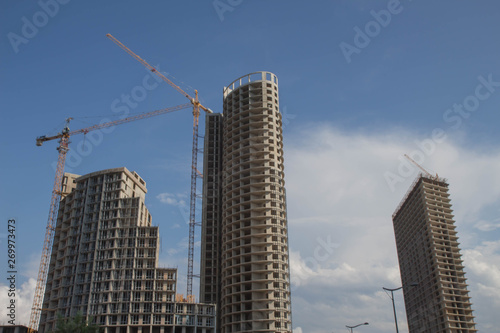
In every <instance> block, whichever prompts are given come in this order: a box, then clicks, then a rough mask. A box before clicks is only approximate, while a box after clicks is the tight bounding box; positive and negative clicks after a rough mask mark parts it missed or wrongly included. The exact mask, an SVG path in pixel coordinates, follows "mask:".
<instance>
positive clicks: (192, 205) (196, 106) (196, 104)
mask: <svg viewBox="0 0 500 333" xmlns="http://www.w3.org/2000/svg"><path fill="white" fill-rule="evenodd" d="M106 36H107V37H108V38H109V39H111V40H112V41H113V42H114V43H115V44H116V45H118V46H119V47H121V48H122V49H123V50H125V52H127V53H128V54H130V55H131V56H132V57H133V58H135V59H136V60H137V61H139V62H140V63H141V64H143V65H144V66H146V68H148V69H149V70H150V71H151V72H153V73H154V74H156V75H157V76H159V77H160V78H161V79H162V80H163V81H165V82H167V83H168V84H169V85H171V86H172V87H173V88H174V89H175V90H177V91H178V92H180V93H181V94H182V95H184V96H185V97H186V98H187V99H189V101H190V102H191V104H192V105H193V150H192V155H191V162H192V163H191V195H190V200H189V246H188V270H187V297H188V299H193V297H191V295H192V294H193V276H194V274H193V259H194V231H195V226H196V221H195V219H196V177H197V176H198V173H197V166H198V121H199V118H200V109H202V110H203V111H205V112H208V113H212V110H210V109H209V108H207V107H204V106H203V105H201V103H200V101H199V100H198V90H195V91H194V93H195V97H194V98H193V97H191V96H190V95H189V94H188V93H187V92H185V91H184V90H182V89H181V88H180V87H179V86H177V85H176V84H175V83H173V82H172V81H170V80H169V79H168V78H167V77H166V76H165V75H163V74H162V73H160V72H159V71H158V70H157V69H156V68H154V67H153V66H151V65H150V64H148V63H147V62H146V61H145V60H144V59H142V58H141V57H139V56H138V55H137V54H135V53H134V52H132V51H131V50H130V49H129V48H128V47H126V46H125V45H123V44H122V43H121V42H120V41H119V40H117V39H116V38H115V37H113V36H112V35H111V34H107V35H106Z"/></svg>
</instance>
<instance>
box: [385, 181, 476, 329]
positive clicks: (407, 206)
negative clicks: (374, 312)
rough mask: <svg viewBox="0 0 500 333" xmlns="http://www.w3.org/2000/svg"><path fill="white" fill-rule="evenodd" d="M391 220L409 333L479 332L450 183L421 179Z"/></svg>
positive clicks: (414, 185) (416, 182)
mask: <svg viewBox="0 0 500 333" xmlns="http://www.w3.org/2000/svg"><path fill="white" fill-rule="evenodd" d="M392 220H393V224H394V233H395V236H396V246H397V251H398V259H399V268H400V271H401V281H402V283H403V291H404V298H405V306H406V316H407V319H408V326H409V332H410V333H416V332H419V333H420V332H423V333H472V332H477V329H476V328H475V326H476V325H475V323H474V316H473V314H472V307H471V302H470V296H469V291H468V290H467V284H466V278H465V272H464V265H463V261H462V258H461V254H460V249H459V243H458V236H457V232H456V231H455V221H454V219H453V211H452V208H451V203H450V197H449V194H448V183H447V182H446V180H445V179H443V178H439V177H437V176H435V177H434V176H430V175H428V176H424V175H421V176H419V177H418V178H417V179H416V180H415V182H414V184H413V186H412V187H411V188H410V189H409V191H408V193H407V194H406V197H405V198H404V199H403V201H402V202H401V204H400V205H399V207H398V208H397V209H396V211H395V212H394V214H393V216H392Z"/></svg>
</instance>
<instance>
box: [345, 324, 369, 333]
mask: <svg viewBox="0 0 500 333" xmlns="http://www.w3.org/2000/svg"><path fill="white" fill-rule="evenodd" d="M361 325H368V323H363V324H358V325H355V326H347V325H345V327H347V328H348V329H350V330H351V333H352V329H353V328H356V327H358V326H361Z"/></svg>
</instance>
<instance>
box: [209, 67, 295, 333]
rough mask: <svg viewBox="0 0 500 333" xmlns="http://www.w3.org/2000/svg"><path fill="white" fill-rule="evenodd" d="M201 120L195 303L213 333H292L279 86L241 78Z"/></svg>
mask: <svg viewBox="0 0 500 333" xmlns="http://www.w3.org/2000/svg"><path fill="white" fill-rule="evenodd" d="M223 105H224V109H223V111H224V112H223V114H211V115H207V118H206V134H205V150H204V152H205V156H204V158H205V160H204V175H203V177H204V187H203V192H204V193H203V200H204V202H203V218H202V258H201V282H200V300H201V301H202V302H209V303H212V302H214V303H216V304H217V309H218V314H217V331H218V332H223V333H232V332H291V331H292V325H291V303H290V273H289V255H288V231H287V216H286V198H285V187H284V185H285V183H284V172H283V170H284V166H283V136H282V128H281V114H280V112H279V100H278V79H277V77H276V75H274V74H272V73H269V72H256V73H251V74H248V75H245V76H242V77H240V78H238V79H236V80H235V81H233V82H232V83H230V84H229V85H228V87H226V88H224V101H223Z"/></svg>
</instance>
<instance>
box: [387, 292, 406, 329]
mask: <svg viewBox="0 0 500 333" xmlns="http://www.w3.org/2000/svg"><path fill="white" fill-rule="evenodd" d="M382 288H383V289H384V290H385V291H390V292H391V300H392V310H393V311H394V323H395V324H396V333H399V329H398V318H397V317H396V306H395V305H394V292H395V291H396V290H399V289H401V288H403V287H399V288H395V289H389V288H386V287H382Z"/></svg>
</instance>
